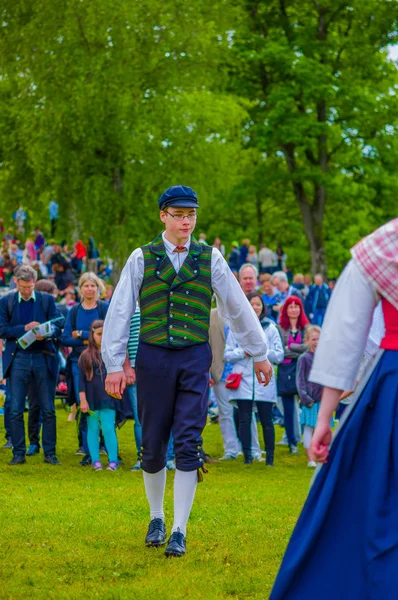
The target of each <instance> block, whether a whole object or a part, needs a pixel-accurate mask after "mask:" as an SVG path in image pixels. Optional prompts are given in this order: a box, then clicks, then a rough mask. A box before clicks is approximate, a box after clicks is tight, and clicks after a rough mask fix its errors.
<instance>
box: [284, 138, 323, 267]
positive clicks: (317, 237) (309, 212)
mask: <svg viewBox="0 0 398 600" xmlns="http://www.w3.org/2000/svg"><path fill="white" fill-rule="evenodd" d="M283 152H284V154H285V159H286V164H287V168H288V170H289V173H291V174H292V175H293V174H296V171H297V165H296V157H295V146H294V144H292V143H289V144H285V146H283ZM313 185H314V201H313V204H312V205H311V204H310V202H309V201H308V198H307V195H306V193H305V189H304V184H303V182H302V181H293V191H294V195H295V197H296V200H297V202H298V205H299V207H300V212H301V216H302V218H303V225H304V233H305V235H306V238H307V240H308V243H309V246H310V252H311V272H312V274H313V275H315V274H316V273H322V275H326V270H327V269H326V255H325V248H324V243H323V215H324V208H325V202H326V188H325V186H324V185H318V184H313Z"/></svg>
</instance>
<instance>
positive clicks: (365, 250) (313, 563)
mask: <svg viewBox="0 0 398 600" xmlns="http://www.w3.org/2000/svg"><path fill="white" fill-rule="evenodd" d="M380 298H381V302H382V308H383V313H384V321H385V334H384V338H383V340H382V342H381V344H380V350H379V352H378V353H377V355H376V357H375V359H374V361H375V362H374V365H373V369H371V372H370V374H369V375H368V376H367V377H365V378H364V379H363V380H362V381H361V382H360V384H359V386H358V388H357V390H356V392H355V394H354V400H353V402H352V404H351V406H350V408H349V409H347V411H346V414H345V415H344V418H343V419H342V422H341V424H340V427H339V429H338V431H337V433H336V435H335V437H334V440H333V443H332V444H331V441H332V431H331V429H330V417H331V415H332V413H333V411H334V410H335V408H336V407H337V404H338V402H339V398H340V395H341V392H342V390H344V389H346V390H349V389H354V387H355V381H356V378H357V374H358V369H359V363H360V361H361V357H362V354H363V351H364V348H365V344H366V340H367V336H368V332H369V329H370V324H371V322H372V316H373V311H374V308H375V306H376V304H377V303H378V302H379V300H380ZM310 379H311V380H312V381H314V382H316V383H320V384H322V385H324V386H325V389H324V393H323V396H322V404H321V408H320V411H319V416H318V423H317V427H316V429H315V432H314V437H313V440H312V444H311V449H312V452H313V454H314V457H315V459H317V460H318V462H320V463H324V464H323V466H322V467H321V468H319V471H318V473H317V476H316V478H315V480H314V482H313V485H312V488H311V491H310V494H309V496H308V499H307V501H306V504H305V506H304V508H303V511H302V513H301V516H300V518H299V521H298V523H297V525H296V528H295V530H294V533H293V535H292V538H291V540H290V543H289V546H288V548H287V551H286V554H285V557H284V559H283V563H282V566H281V569H280V571H279V574H278V577H277V579H276V582H275V585H274V589H273V591H272V593H271V600H282V599H283V600H301V599H303V600H304V599H305V600H311V599H317V598H322V600H331V599H332V598H333V599H335V598H339V600H359V599H366V600H396V598H398V592H397V584H396V570H397V567H398V507H397V499H398V219H394V220H393V221H391V222H390V223H387V224H386V225H385V226H383V227H381V228H380V229H378V230H377V231H375V232H374V233H373V234H371V235H370V236H368V237H367V238H365V239H364V240H362V241H361V242H360V243H359V244H357V245H356V246H355V247H354V248H353V249H352V260H351V261H350V263H349V264H348V266H347V267H346V269H345V271H344V272H343V274H342V275H341V277H340V280H339V282H338V284H337V286H336V289H335V290H334V292H333V295H332V299H331V302H330V304H329V307H328V311H327V314H326V320H325V323H324V326H323V329H322V333H321V338H320V343H319V346H318V349H317V353H316V355H315V359H314V366H313V369H312V371H311V376H310Z"/></svg>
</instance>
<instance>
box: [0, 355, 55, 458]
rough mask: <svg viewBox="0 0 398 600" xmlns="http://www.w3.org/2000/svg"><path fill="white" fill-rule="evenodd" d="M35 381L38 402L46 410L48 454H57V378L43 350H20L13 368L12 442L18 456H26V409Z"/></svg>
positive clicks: (43, 437) (44, 431)
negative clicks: (27, 351)
mask: <svg viewBox="0 0 398 600" xmlns="http://www.w3.org/2000/svg"><path fill="white" fill-rule="evenodd" d="M32 381H34V383H35V388H36V390H37V396H38V402H39V404H40V408H41V410H42V413H43V435H42V440H43V449H44V454H45V455H46V456H47V455H51V454H55V444H56V435H57V433H56V421H55V407H54V399H55V385H56V380H55V377H53V376H52V375H51V373H50V371H49V370H48V367H47V361H46V357H45V356H44V355H43V354H34V353H30V354H29V353H25V352H24V351H23V350H21V351H17V354H16V356H15V357H14V360H13V362H12V365H11V370H10V392H11V411H10V417H11V419H10V421H11V442H12V445H13V452H14V455H15V456H25V452H26V444H25V423H24V410H25V401H26V396H27V395H28V390H29V384H30V383H31V382H32Z"/></svg>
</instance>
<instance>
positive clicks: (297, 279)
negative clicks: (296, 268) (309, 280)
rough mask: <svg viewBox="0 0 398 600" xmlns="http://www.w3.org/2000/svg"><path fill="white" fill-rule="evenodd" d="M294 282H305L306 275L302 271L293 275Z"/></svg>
mask: <svg viewBox="0 0 398 600" xmlns="http://www.w3.org/2000/svg"><path fill="white" fill-rule="evenodd" d="M293 283H304V275H303V274H302V273H296V274H295V276H294V277H293Z"/></svg>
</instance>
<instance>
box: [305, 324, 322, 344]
mask: <svg viewBox="0 0 398 600" xmlns="http://www.w3.org/2000/svg"><path fill="white" fill-rule="evenodd" d="M314 331H316V333H319V334H320V333H321V328H320V327H319V325H308V326H307V327H306V329H305V341H306V342H308V340H309V339H310V335H311V333H313V332H314Z"/></svg>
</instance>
